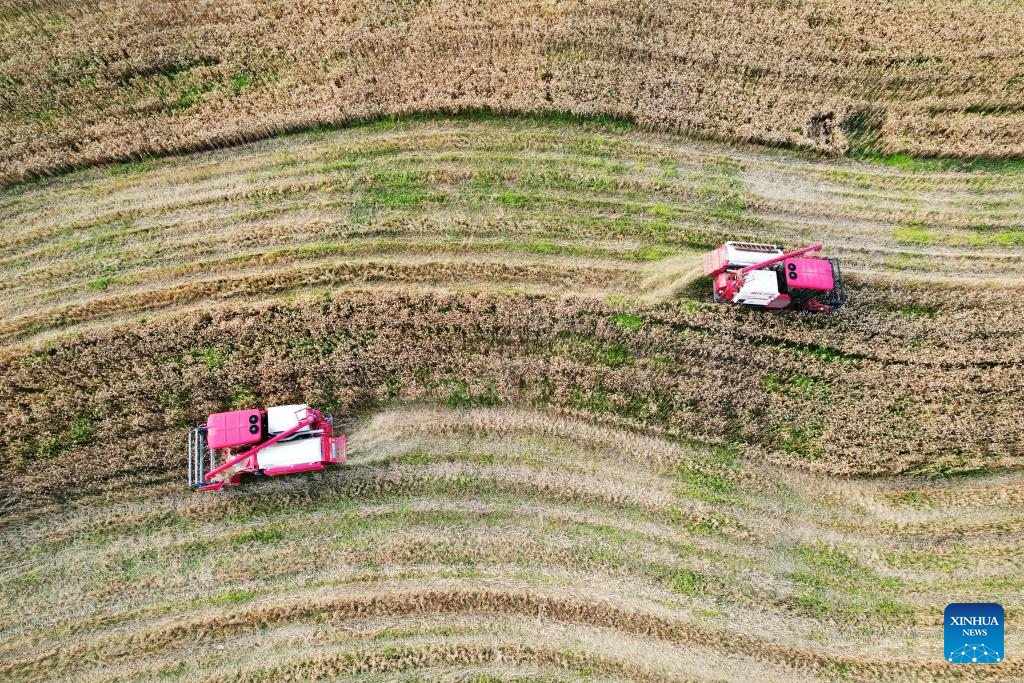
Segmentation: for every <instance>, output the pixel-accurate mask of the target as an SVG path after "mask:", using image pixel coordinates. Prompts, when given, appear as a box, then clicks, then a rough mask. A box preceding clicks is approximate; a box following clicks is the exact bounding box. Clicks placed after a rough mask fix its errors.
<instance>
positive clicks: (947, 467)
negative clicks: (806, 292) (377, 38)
mask: <svg viewBox="0 0 1024 683" xmlns="http://www.w3.org/2000/svg"><path fill="white" fill-rule="evenodd" d="M1022 169H1024V166H1021V164H1020V163H1019V162H1015V161H978V160H973V161H972V160H944V161H943V160H917V159H913V158H909V157H903V156H886V157H879V158H875V159H834V158H823V157H820V156H815V155H812V154H809V153H807V152H801V151H785V150H780V149H776V148H767V147H758V146H749V145H748V146H742V145H724V144H721V143H712V142H700V141H695V140H693V139H687V138H681V137H678V136H674V135H671V134H667V133H652V132H649V131H643V130H641V129H638V128H637V127H635V126H632V125H630V124H628V123H624V122H621V121H614V120H607V119H600V118H598V119H584V120H579V119H576V118H572V117H564V116H548V115H545V116H534V117H498V116H492V115H482V114H471V115H464V116H458V117H452V116H417V117H406V118H399V119H386V120H384V121H381V122H377V123H367V124H362V125H358V126H354V127H343V128H324V129H317V130H313V131H309V132H305V133H299V134H293V135H289V136H284V137H275V138H268V139H266V140H261V141H258V142H252V143H248V144H244V145H239V146H234V147H232V148H230V149H223V150H216V151H207V152H199V153H192V154H189V155H185V156H171V157H165V158H153V159H148V160H144V161H137V162H130V163H124V164H113V165H104V166H98V167H93V168H89V169H85V170H81V171H77V172H74V173H71V174H65V175H63V176H61V177H59V178H51V179H45V180H39V181H36V182H32V183H22V184H18V185H13V186H11V187H8V188H6V189H4V190H2V191H0V221H2V224H3V232H2V234H0V240H2V243H3V245H4V249H3V256H2V257H0V294H2V296H0V306H2V308H0V310H2V313H3V315H2V318H0V344H2V349H0V369H2V378H3V379H2V381H0V414H3V415H5V416H7V417H6V422H5V428H4V430H2V431H0V452H3V453H4V455H5V458H4V460H3V465H2V468H3V474H4V476H3V478H2V480H0V501H2V505H3V517H2V521H0V538H2V543H0V566H2V567H3V571H2V573H0V594H2V595H3V600H2V603H0V604H2V607H0V634H2V635H0V677H3V678H4V679H8V680H18V681H41V680H67V681H71V680H74V681H120V680H133V681H135V680H153V681H157V680H182V681H260V680H262V681H279V680H366V681H394V680H410V681H413V680H415V681H421V680H437V681H449V680H466V681H481V682H482V681H562V680H591V681H606V680H608V681H610V680H644V681H664V680H672V681H696V680H737V681H747V680H764V681H798V680H808V681H812V680H816V681H834V680H854V681H877V680H986V681H1005V680H1015V679H1019V678H1021V677H1024V671H1022V666H1024V665H1022V663H1021V662H1022V661H1024V660H1021V659H1020V658H1019V657H1018V656H1016V654H1015V652H1016V651H1017V650H1018V649H1019V648H1020V647H1021V646H1022V644H1024V642H1022V641H1021V639H1020V637H1019V635H1018V634H1017V633H1015V632H1014V631H1013V630H1012V629H1010V628H1008V629H1007V652H1008V656H1007V658H1006V659H1005V660H1004V661H1003V662H1002V663H1001V664H998V665H996V664H986V665H979V666H977V667H970V668H966V669H965V668H964V667H958V666H956V665H951V664H945V663H944V662H943V661H942V659H941V655H940V652H939V650H938V648H939V645H938V643H939V642H940V640H939V639H940V638H941V637H942V635H941V631H942V616H941V615H942V608H943V607H944V606H945V604H947V603H949V602H955V601H964V602H975V601H996V602H1001V603H1003V604H1004V605H1005V606H1006V610H1007V612H1006V614H1007V619H1008V621H1009V623H1013V621H1012V620H1013V619H1015V618H1016V614H1017V612H1016V609H1015V607H1014V602H1015V598H1018V597H1020V596H1021V593H1022V590H1024V586H1022V584H1021V578H1020V577H1021V571H1020V569H1021V557H1022V555H1021V548H1022V546H1021V536H1020V528H1021V513H1020V509H1019V508H1020V502H1021V500H1024V480H1022V479H1021V477H1020V468H1021V460H1020V458H1021V437H1022V429H1021V423H1020V418H1019V401H1018V400H1017V399H1018V397H1019V395H1020V391H1021V387H1022V385H1024V370H1022V367H1024V365H1022V363H1021V360H1022V354H1024V345H1022V344H1021V343H1020V339H1021V333H1022V324H1024V323H1022V321H1024V309H1022V305H1021V303H1020V297H1019V294H1020V291H1021V288H1022V287H1024V285H1022V283H1021V280H1020V278H1019V277H1018V276H1017V272H1018V270H1019V266H1020V264H1021V261H1022V260H1024V242H1022V233H1021V231H1020V230H1019V225H1020V223H1021V216H1022V214H1024V200H1022V192H1024V183H1022V178H1024V175H1022ZM729 238H737V239H761V240H773V241H774V240H779V241H784V242H785V243H786V244H804V243H808V242H810V241H812V240H820V241H822V242H823V243H824V244H825V247H826V250H827V251H828V253H830V254H835V255H838V256H840V257H841V258H842V259H843V264H844V273H845V275H846V280H847V288H848V293H849V297H850V303H849V304H848V305H847V306H846V307H845V308H844V309H843V311H842V312H841V313H840V314H839V315H837V316H832V317H820V316H813V315H806V314H800V313H792V312H782V313H777V314H771V315H764V314H763V313H758V312H754V311H748V310H743V309H734V308H729V307H726V306H720V305H715V304H712V303H711V302H710V291H709V285H708V283H707V282H706V281H705V280H704V279H703V278H701V277H699V276H700V271H699V263H700V254H701V253H702V252H703V251H704V250H706V249H708V248H710V247H712V246H715V245H717V244H719V243H720V242H721V241H722V240H724V239H729ZM297 401H307V402H309V403H311V404H313V405H316V406H319V407H322V408H324V409H326V410H328V411H330V412H332V413H333V414H334V415H335V416H336V417H337V418H338V419H339V422H340V424H341V425H342V427H343V430H344V431H345V432H346V433H347V434H348V435H349V440H350V448H351V450H350V459H349V464H348V465H346V466H345V467H342V468H338V469H335V470H331V471H329V472H326V473H324V474H322V475H312V476H296V477H293V478H290V479H281V480H271V481H250V482H246V484H245V485H244V486H243V487H240V488H239V489H237V490H232V491H228V492H223V493H218V494H196V493H191V492H187V491H186V490H185V486H184V483H183V482H184V475H185V459H184V445H185V434H186V432H187V430H188V429H189V428H190V427H191V426H193V425H195V424H196V423H198V422H199V421H201V420H202V419H203V417H204V416H205V415H206V414H208V413H210V412H213V411H216V410H223V409H228V408H231V407H238V408H241V407H252V406H258V405H274V404H284V403H291V402H297Z"/></svg>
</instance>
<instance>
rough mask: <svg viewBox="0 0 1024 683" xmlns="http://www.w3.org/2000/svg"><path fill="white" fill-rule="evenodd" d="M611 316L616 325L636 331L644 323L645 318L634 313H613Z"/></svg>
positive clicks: (628, 330) (629, 330)
mask: <svg viewBox="0 0 1024 683" xmlns="http://www.w3.org/2000/svg"><path fill="white" fill-rule="evenodd" d="M609 317H610V318H611V321H612V322H613V323H615V325H616V326H618V327H619V328H620V329H623V330H626V331H627V332H635V331H636V330H639V329H640V328H641V327H642V326H643V324H644V319H643V318H641V317H640V316H638V315H635V314H633V313H612V314H611V315H610V316H609Z"/></svg>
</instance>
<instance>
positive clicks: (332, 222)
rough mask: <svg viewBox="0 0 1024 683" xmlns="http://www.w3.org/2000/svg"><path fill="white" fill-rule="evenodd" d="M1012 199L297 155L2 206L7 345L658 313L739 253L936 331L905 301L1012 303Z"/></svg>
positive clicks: (731, 165) (215, 161) (763, 168)
mask: <svg viewBox="0 0 1024 683" xmlns="http://www.w3.org/2000/svg"><path fill="white" fill-rule="evenodd" d="M1017 177H1018V176H1015V175H1014V174H1013V173H1012V172H1010V171H1007V170H1005V169H1004V170H998V169H995V170H993V169H986V168H982V169H975V170H968V169H966V168H964V169H957V168H956V167H953V166H948V167H939V168H935V169H929V167H926V168H925V169H924V170H902V169H895V170H894V169H891V168H889V167H886V166H878V165H866V164H862V163H853V162H825V161H809V160H806V159H802V158H799V157H796V156H795V155H793V154H792V153H783V152H771V151H766V150H757V149H751V148H747V149H738V148H727V147H723V146H715V145H710V144H703V143H693V142H684V141H680V140H679V139H677V138H672V137H669V136H650V135H640V134H637V133H635V132H628V131H623V130H619V129H616V128H608V127H602V126H594V125H583V126H580V125H566V124H557V123H553V122H544V121H531V120H524V119H508V120H491V121H460V120H455V121H447V122H402V123H398V124H394V125H389V126H386V127H364V128H356V129H351V130H343V131H336V132H332V133H327V134H319V135H314V136H294V137H291V138H286V139H278V140H271V141H264V142H261V143H259V144H255V145H248V146H243V147H240V148H237V149H232V150H225V151H220V152H216V153H207V154H200V155H193V156H191V157H188V158H184V159H168V160H162V161H159V162H148V163H146V164H142V165H139V166H135V165H130V166H124V167H114V168H112V169H103V170H94V171H90V172H87V173H82V174H78V175H75V176H71V177H67V178H63V179H61V180H60V181H59V182H56V183H54V184H53V185H52V186H47V187H31V186H23V187H20V188H15V189H11V190H7V191H4V193H3V195H0V197H2V199H0V207H2V209H3V212H4V215H5V219H4V221H5V224H6V225H5V230H4V231H2V234H0V242H2V244H3V245H4V246H5V247H7V252H6V255H5V256H3V257H0V293H2V295H3V296H2V302H0V312H3V313H4V314H5V315H4V316H3V318H4V321H5V322H4V323H3V325H2V326H0V337H6V338H8V340H9V339H11V338H24V337H32V336H47V337H52V336H54V335H57V334H60V333H61V332H62V331H64V330H66V329H74V328H77V329H82V328H84V327H90V326H91V327H96V326H102V325H103V324H104V323H106V322H111V321H119V320H125V319H131V317H132V316H133V315H137V314H140V313H151V312H153V311H159V310H163V309H166V308H168V307H172V306H174V307H183V306H202V305H210V303H211V302H214V301H218V300H223V299H224V298H227V297H231V298H250V299H251V298H254V297H260V298H266V297H282V296H288V295H291V294H294V293H296V292H302V291H306V292H309V291H315V290H317V289H319V288H323V287H332V288H340V287H343V286H344V287H348V286H351V285H353V284H355V285H356V286H358V285H359V284H363V285H365V284H374V286H375V287H382V288H390V289H402V288H403V285H404V284H406V283H407V282H408V283H412V284H413V285H414V286H419V287H427V288H445V287H451V286H456V287H460V288H476V289H493V288H499V289H505V288H508V287H510V286H511V287H517V288H522V289H529V290H530V291H537V292H558V291H574V292H579V291H588V292H591V293H594V294H598V295H614V294H622V293H629V294H631V295H636V294H637V293H638V292H644V291H645V290H646V291H648V292H659V296H662V297H664V296H670V295H672V294H673V293H677V292H678V289H679V288H680V287H682V286H685V284H686V283H687V282H688V280H690V279H692V276H693V275H694V274H699V272H698V271H697V268H696V267H695V266H699V264H698V263H697V258H696V252H697V251H698V250H700V249H705V248H710V247H711V246H714V245H716V244H718V243H720V241H721V240H724V239H727V238H730V237H733V238H742V239H755V240H765V241H772V242H774V241H780V240H784V241H786V243H788V244H799V243H805V242H809V241H817V240H820V241H823V242H824V243H825V244H826V248H827V249H828V250H829V252H830V253H836V254H839V255H841V256H842V257H843V261H844V265H845V270H846V272H847V273H856V272H858V271H859V272H861V273H863V274H864V275H865V277H869V278H870V280H871V282H872V285H871V287H872V290H876V289H883V290H884V289H885V287H884V285H883V284H882V283H881V282H879V280H883V281H884V279H890V280H892V281H894V283H895V284H894V286H893V290H892V295H891V297H887V298H891V303H890V302H889V301H885V302H880V303H881V305H883V306H888V307H890V308H891V310H893V311H894V312H895V313H896V314H897V315H900V314H902V313H904V312H905V313H906V315H903V316H901V317H914V316H918V317H928V316H931V315H933V314H934V313H935V304H933V303H932V302H931V301H923V300H922V299H924V298H932V299H936V300H937V301H940V302H943V303H944V302H946V301H948V300H949V298H950V294H948V293H945V292H943V290H942V289H939V290H938V291H937V292H927V291H925V290H923V289H918V288H915V289H913V290H911V291H908V289H907V284H906V283H905V281H906V280H914V279H918V280H921V279H923V278H927V279H929V280H932V281H934V280H935V279H936V278H939V277H940V276H941V277H945V278H946V279H952V280H954V282H956V283H958V284H966V283H977V286H979V287H988V288H993V287H995V286H996V285H994V284H993V283H994V282H999V285H998V287H1000V288H1006V287H1010V288H1016V287H1018V286H1019V282H1018V278H1017V275H1018V273H1019V271H1020V267H1021V265H1022V264H1024V253H1022V251H1021V248H1020V247H1021V246H1022V243H1021V242H1020V240H1021V239H1022V237H1021V235H1020V234H1019V231H1015V230H1014V229H1013V228H1012V225H1014V224H1015V223H1016V224H1019V221H1020V220H1024V199H1022V197H1021V187H1020V184H1019V182H1017V181H1016V180H1015V178H1017ZM865 186H867V187H868V188H869V192H868V193H867V194H864V195H863V196H860V195H859V194H858V193H860V192H862V190H861V189H860V188H863V187H865ZM982 190H984V192H985V193H990V194H992V196H997V197H998V198H999V202H998V203H997V204H994V205H992V204H990V203H985V202H983V201H981V198H983V197H984V196H987V195H983V194H979V192H980V191H982ZM850 195H854V196H850ZM950 197H953V198H957V197H959V198H960V199H957V200H956V201H951V200H950V199H949V198H950ZM431 259H432V260H433V261H436V263H430V264H427V263H424V262H426V261H429V260H431ZM498 259H500V260H501V261H503V262H504V264H503V265H500V266H499V265H497V264H496V263H495V261H496V260H498ZM675 259H682V260H686V259H691V260H692V263H691V262H689V261H687V262H686V263H682V262H680V261H676V260H675ZM416 263H418V264H420V265H418V266H413V265H411V264H416ZM883 273H884V275H883ZM655 275H657V276H659V277H660V278H661V279H662V281H663V282H662V283H661V284H662V285H664V287H661V286H660V285H659V287H654V286H653V285H652V286H650V287H648V285H647V281H648V280H649V279H651V278H652V277H654V276H655ZM951 276H955V278H953V277H951ZM996 278H998V280H997V279H996ZM674 280H678V282H677V283H675V284H673V281H674ZM677 285H678V286H677ZM954 296H957V297H960V296H968V297H970V295H969V294H965V295H960V294H956V295H954ZM908 299H911V300H912V301H910V302H909V303H908V301H907V300H908ZM972 315H973V313H972Z"/></svg>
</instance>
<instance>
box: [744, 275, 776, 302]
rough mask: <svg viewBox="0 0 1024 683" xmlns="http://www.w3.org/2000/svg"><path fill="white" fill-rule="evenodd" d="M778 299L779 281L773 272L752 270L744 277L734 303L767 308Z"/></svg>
mask: <svg viewBox="0 0 1024 683" xmlns="http://www.w3.org/2000/svg"><path fill="white" fill-rule="evenodd" d="M777 298H779V280H778V278H777V277H775V271H774V270H752V271H750V272H749V273H747V274H746V276H745V277H744V282H743V287H741V288H740V291H739V292H738V293H737V294H736V303H738V304H750V305H753V306H767V305H768V304H770V303H771V302H773V301H775V300H776V299H777Z"/></svg>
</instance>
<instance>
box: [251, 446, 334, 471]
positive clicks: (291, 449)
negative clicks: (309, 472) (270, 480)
mask: <svg viewBox="0 0 1024 683" xmlns="http://www.w3.org/2000/svg"><path fill="white" fill-rule="evenodd" d="M322 448H323V446H322V444H321V440H320V439H315V438H308V439H295V440H293V441H279V442H277V443H275V444H271V445H270V446H267V447H266V448H264V449H263V450H261V451H260V452H259V453H257V454H256V462H257V465H258V466H259V469H261V470H266V469H270V468H272V467H292V466H294V465H305V464H308V463H315V462H320V460H321V457H322Z"/></svg>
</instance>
